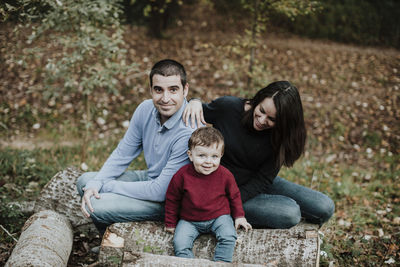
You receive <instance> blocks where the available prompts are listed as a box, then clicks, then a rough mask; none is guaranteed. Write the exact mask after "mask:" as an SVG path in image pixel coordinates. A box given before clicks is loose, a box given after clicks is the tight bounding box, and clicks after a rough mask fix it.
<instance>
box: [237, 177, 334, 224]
mask: <svg viewBox="0 0 400 267" xmlns="http://www.w3.org/2000/svg"><path fill="white" fill-rule="evenodd" d="M243 209H244V212H245V214H246V219H247V221H248V222H249V223H250V224H251V225H252V226H253V227H256V228H276V229H285V228H290V227H292V226H295V225H296V224H298V223H299V222H300V219H301V217H304V218H305V219H306V221H308V222H311V223H315V224H319V225H322V224H323V223H324V222H326V221H327V220H329V218H330V217H331V216H332V215H333V212H334V211H335V204H334V203H333V201H332V199H330V198H329V197H328V196H327V195H325V194H323V193H321V192H318V191H315V190H312V189H310V188H307V187H304V186H301V185H298V184H295V183H292V182H289V181H287V180H285V179H283V178H281V177H276V178H275V179H274V181H273V183H272V184H271V186H270V187H269V188H268V190H267V191H266V192H265V194H259V195H257V196H255V197H254V198H252V199H249V200H248V201H246V202H245V203H244V204H243Z"/></svg>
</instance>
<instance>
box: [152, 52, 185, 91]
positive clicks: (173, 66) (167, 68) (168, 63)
mask: <svg viewBox="0 0 400 267" xmlns="http://www.w3.org/2000/svg"><path fill="white" fill-rule="evenodd" d="M155 74H159V75H162V76H174V75H179V76H180V77H181V83H182V86H183V87H185V85H186V71H185V68H184V67H183V65H182V64H181V63H179V62H177V61H175V60H173V59H163V60H160V61H158V62H157V63H156V64H154V66H153V67H152V68H151V71H150V87H152V86H153V76H154V75H155Z"/></svg>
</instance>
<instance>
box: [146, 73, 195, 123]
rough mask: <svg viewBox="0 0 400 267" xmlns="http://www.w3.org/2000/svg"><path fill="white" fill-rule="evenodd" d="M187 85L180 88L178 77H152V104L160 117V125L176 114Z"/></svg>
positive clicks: (187, 89) (185, 94) (156, 75)
mask: <svg viewBox="0 0 400 267" xmlns="http://www.w3.org/2000/svg"><path fill="white" fill-rule="evenodd" d="M188 91H189V85H188V84H186V85H185V87H183V86H182V83H181V77H180V76H179V75H173V76H162V75H159V74H155V75H154V76H153V86H152V87H151V89H150V92H151V96H152V98H153V103H154V106H155V107H156V109H157V110H158V112H159V113H160V115H161V118H160V120H161V124H164V122H166V121H167V120H168V119H169V118H170V117H172V116H173V115H174V114H175V112H177V111H178V110H179V109H180V108H181V106H182V104H183V101H184V99H185V97H186V96H187V94H188Z"/></svg>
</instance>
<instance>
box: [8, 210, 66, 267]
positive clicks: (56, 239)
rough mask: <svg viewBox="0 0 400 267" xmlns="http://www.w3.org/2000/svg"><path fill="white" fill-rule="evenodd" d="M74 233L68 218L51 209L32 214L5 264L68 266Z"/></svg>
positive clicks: (12, 265) (11, 266) (16, 265)
mask: <svg viewBox="0 0 400 267" xmlns="http://www.w3.org/2000/svg"><path fill="white" fill-rule="evenodd" d="M72 243H73V233H72V227H71V224H70V223H69V221H68V219H67V218H66V217H65V216H63V215H61V214H58V213H56V212H54V211H51V210H45V211H41V212H39V213H35V214H34V215H32V216H31V217H30V218H29V219H28V220H27V221H26V223H25V225H24V227H23V228H22V233H21V236H20V237H19V241H18V242H17V245H16V247H15V248H14V250H13V252H12V254H11V256H10V258H9V259H8V261H7V263H6V265H5V267H25V266H32V267H36V266H37V267H47V266H60V267H62V266H67V263H68V258H69V255H70V253H71V250H72Z"/></svg>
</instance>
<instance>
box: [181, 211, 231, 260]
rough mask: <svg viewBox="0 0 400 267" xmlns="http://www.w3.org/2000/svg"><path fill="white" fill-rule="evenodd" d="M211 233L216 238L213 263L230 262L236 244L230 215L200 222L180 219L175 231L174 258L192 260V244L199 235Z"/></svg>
mask: <svg viewBox="0 0 400 267" xmlns="http://www.w3.org/2000/svg"><path fill="white" fill-rule="evenodd" d="M205 233H213V234H214V235H215V237H216V238H217V246H216V247H215V253H214V259H213V260H214V261H226V262H232V256H233V251H234V249H235V243H236V230H235V226H234V225H233V220H232V217H231V216H230V215H222V216H219V217H218V218H216V219H213V220H209V221H201V222H192V221H190V222H189V221H185V220H183V219H181V220H180V221H179V222H178V225H177V226H176V229H175V234H174V250H175V256H177V257H182V258H194V255H193V252H192V248H193V242H194V241H195V240H196V238H197V237H198V236H199V235H200V234H205Z"/></svg>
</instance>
